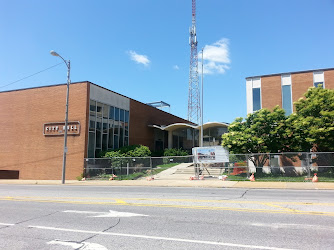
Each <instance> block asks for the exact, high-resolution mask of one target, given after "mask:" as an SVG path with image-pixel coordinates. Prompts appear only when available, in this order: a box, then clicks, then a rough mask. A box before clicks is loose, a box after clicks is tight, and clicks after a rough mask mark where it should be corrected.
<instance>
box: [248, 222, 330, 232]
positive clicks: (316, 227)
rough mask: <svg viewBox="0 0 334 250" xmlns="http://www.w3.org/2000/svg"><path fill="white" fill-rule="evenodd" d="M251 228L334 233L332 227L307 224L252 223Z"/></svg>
mask: <svg viewBox="0 0 334 250" xmlns="http://www.w3.org/2000/svg"><path fill="white" fill-rule="evenodd" d="M251 225H252V226H255V227H269V228H274V229H280V228H288V229H303V230H304V229H309V230H312V231H314V230H326V231H334V227H328V226H321V225H308V224H285V223H270V224H265V223H252V224H251Z"/></svg>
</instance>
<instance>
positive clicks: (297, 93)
mask: <svg viewBox="0 0 334 250" xmlns="http://www.w3.org/2000/svg"><path fill="white" fill-rule="evenodd" d="M324 77H325V87H326V88H327V89H334V70H325V71H324ZM291 82H292V86H291V90H292V102H296V101H298V99H299V98H301V97H303V96H304V94H305V93H306V91H307V90H308V89H309V88H310V87H312V86H313V72H300V73H292V74H291ZM261 96H262V108H269V109H273V108H274V107H275V106H276V105H279V106H280V107H282V89H281V75H273V76H263V77H261ZM294 111H295V109H294Z"/></svg>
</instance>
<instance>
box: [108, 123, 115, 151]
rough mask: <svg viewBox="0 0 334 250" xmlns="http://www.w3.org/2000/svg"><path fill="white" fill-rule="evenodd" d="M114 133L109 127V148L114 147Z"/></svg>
mask: <svg viewBox="0 0 334 250" xmlns="http://www.w3.org/2000/svg"><path fill="white" fill-rule="evenodd" d="M113 139H114V133H113V129H112V128H110V129H109V139H108V148H109V149H113V148H114V140H113Z"/></svg>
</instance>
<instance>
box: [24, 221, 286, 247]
mask: <svg viewBox="0 0 334 250" xmlns="http://www.w3.org/2000/svg"><path fill="white" fill-rule="evenodd" d="M28 227H29V228H36V229H42V230H54V231H63V232H73V233H88V234H94V235H109V236H121V237H132V238H142V239H150V240H164V241H177V242H186V243H196V244H206V245H217V246H228V247H240V248H241V247H242V248H251V249H268V250H290V249H288V248H279V247H266V246H256V245H244V244H235V243H227V242H215V241H204V240H189V239H181V238H168V237H160V236H148V235H139V234H122V233H111V232H101V231H88V230H78V229H69V228H59V227H45V226H28Z"/></svg>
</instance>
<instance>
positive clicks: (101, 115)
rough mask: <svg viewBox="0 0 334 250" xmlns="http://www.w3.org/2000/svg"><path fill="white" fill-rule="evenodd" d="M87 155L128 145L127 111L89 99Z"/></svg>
mask: <svg viewBox="0 0 334 250" xmlns="http://www.w3.org/2000/svg"><path fill="white" fill-rule="evenodd" d="M89 110H90V112H89V136H88V157H89V158H95V157H97V154H98V153H99V152H101V151H102V150H111V149H117V148H119V147H121V146H127V145H129V111H127V110H123V109H119V108H115V107H112V106H109V105H107V104H103V103H99V102H96V101H93V100H90V108H89Z"/></svg>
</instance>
